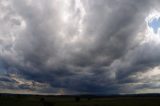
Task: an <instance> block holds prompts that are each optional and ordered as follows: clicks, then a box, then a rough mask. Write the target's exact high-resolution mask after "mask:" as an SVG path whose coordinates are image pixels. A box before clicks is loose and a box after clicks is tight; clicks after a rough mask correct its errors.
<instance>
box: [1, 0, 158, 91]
mask: <svg viewBox="0 0 160 106" xmlns="http://www.w3.org/2000/svg"><path fill="white" fill-rule="evenodd" d="M159 4H160V3H159V2H158V0H153V1H150V0H123V1H121V0H112V1H111V0H99V1H97V0H41V1H39V0H12V1H9V0H1V1H0V13H1V14H0V23H1V25H0V89H1V92H15V93H21V92H24V91H25V92H26V93H53V94H61V93H62V91H63V93H65V94H79V93H81V94H82V93H89V94H117V93H143V92H154V91H156V92H159V87H160V83H159V80H160V79H159V76H160V73H159V68H160V67H159V64H160V48H159V45H160V38H159V37H156V38H155V37H154V36H155V35H153V34H151V33H149V32H148V29H147V24H146V21H145V19H146V17H147V16H148V15H149V14H150V13H151V12H152V11H154V10H156V11H159V10H160V9H159V7H158V6H159ZM157 36H159V34H158V35H157ZM3 89H6V90H3Z"/></svg>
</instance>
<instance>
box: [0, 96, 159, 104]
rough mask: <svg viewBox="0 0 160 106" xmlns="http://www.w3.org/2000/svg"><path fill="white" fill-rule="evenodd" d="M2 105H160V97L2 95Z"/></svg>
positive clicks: (0, 101)
mask: <svg viewBox="0 0 160 106" xmlns="http://www.w3.org/2000/svg"><path fill="white" fill-rule="evenodd" d="M0 106H160V97H159V96H117V97H116V96H113V97H112V96H111V97H97V96H42V95H1V96H0Z"/></svg>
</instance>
